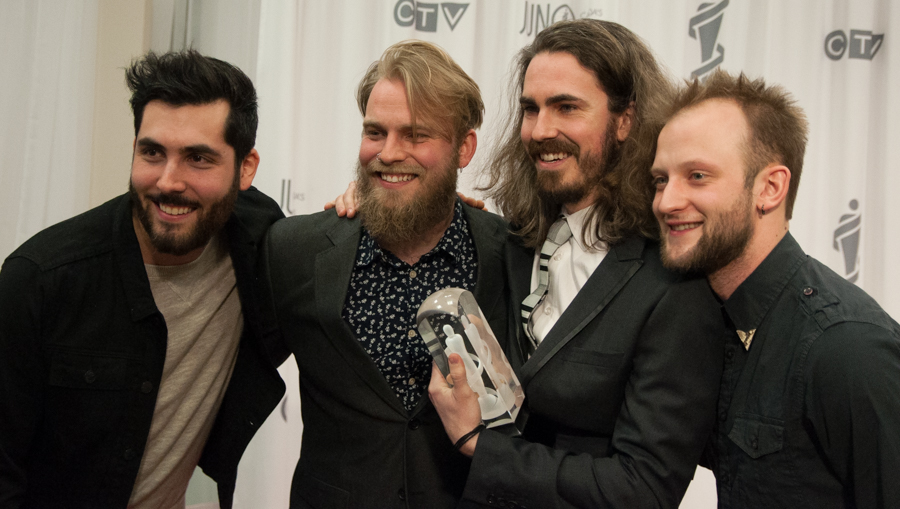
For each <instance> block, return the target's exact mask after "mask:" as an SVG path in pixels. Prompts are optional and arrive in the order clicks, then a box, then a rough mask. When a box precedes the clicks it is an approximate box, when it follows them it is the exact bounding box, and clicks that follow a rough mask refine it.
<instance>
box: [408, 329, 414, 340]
mask: <svg viewBox="0 0 900 509" xmlns="http://www.w3.org/2000/svg"><path fill="white" fill-rule="evenodd" d="M406 335H407V336H409V338H410V339H412V338H414V337H416V331H414V330H412V329H410V331H409V332H407V333H406Z"/></svg>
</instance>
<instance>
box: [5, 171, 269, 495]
mask: <svg viewBox="0 0 900 509" xmlns="http://www.w3.org/2000/svg"><path fill="white" fill-rule="evenodd" d="M280 217H282V214H281V211H280V209H279V208H278V206H277V205H276V204H275V203H274V202H273V201H272V200H271V199H269V198H268V197H266V196H265V195H263V194H262V193H260V192H259V191H256V190H255V189H251V190H250V191H245V192H242V193H240V196H239V198H238V201H237V204H236V206H235V212H234V213H233V214H232V217H231V218H230V219H229V221H228V223H227V224H226V227H225V232H226V235H227V237H228V244H229V250H230V253H231V257H232V263H233V265H234V271H235V276H236V279H237V285H238V293H239V295H240V301H241V307H242V310H243V314H244V318H245V326H244V331H243V333H242V336H241V344H240V350H239V353H238V360H237V362H236V365H235V368H234V372H233V374H232V378H231V381H230V383H229V386H228V389H227V391H226V394H225V397H224V399H223V402H222V406H221V408H220V411H219V414H218V417H217V419H216V422H215V424H214V426H213V429H212V431H211V433H210V437H209V439H208V441H207V445H206V448H205V449H204V453H203V458H201V466H204V469H205V470H206V472H207V474H208V475H210V476H211V477H213V478H214V479H216V480H217V481H218V482H219V493H220V498H222V499H223V500H222V503H223V504H222V505H223V507H228V506H230V502H231V496H232V493H233V485H234V477H235V475H236V471H237V463H238V460H239V459H240V456H241V454H242V452H243V450H244V448H245V447H246V445H247V443H248V442H249V441H250V438H251V437H252V435H253V433H254V432H255V431H256V429H258V428H259V426H260V425H261V424H262V421H263V420H264V419H265V417H266V415H268V413H269V411H271V409H272V408H274V407H275V406H276V405H277V404H278V401H279V400H280V398H281V395H282V394H283V392H284V384H283V382H282V381H281V378H280V377H279V376H278V373H277V371H276V370H275V365H274V364H275V363H276V362H278V360H276V359H272V358H271V357H270V356H268V355H267V353H266V350H265V348H264V347H262V345H261V344H260V341H259V339H258V338H259V331H260V330H261V329H260V323H259V319H260V318H259V317H260V316H261V315H262V313H260V310H259V307H258V301H259V299H257V298H255V293H256V291H257V290H256V288H255V285H256V281H255V276H254V274H255V260H256V252H257V246H258V245H259V243H260V242H261V241H262V238H263V235H264V234H265V231H266V230H267V228H268V226H269V225H270V224H271V223H273V222H274V221H276V220H277V219H278V218H280ZM166 338H167V330H166V324H165V321H164V319H163V316H162V314H160V312H159V310H158V309H157V308H156V305H155V303H154V301H153V295H152V294H151V291H150V283H149V281H148V279H147V274H146V271H145V270H144V265H143V261H142V258H141V253H140V248H139V246H138V242H137V237H136V236H135V233H134V228H133V226H132V220H131V205H130V200H129V197H128V195H122V196H119V197H118V198H115V199H113V200H110V201H109V202H107V203H105V204H103V205H101V206H99V207H96V208H94V209H92V210H90V211H88V212H85V213H84V214H81V215H79V216H76V217H74V218H72V219H69V220H67V221H63V222H62V223H59V224H57V225H55V226H51V227H50V228H47V229H46V230H44V231H42V232H40V233H38V234H37V235H35V236H34V237H32V238H31V239H30V240H28V241H27V242H25V243H24V244H23V245H22V246H21V247H20V248H19V249H17V250H16V251H15V252H14V253H12V254H11V255H10V256H9V257H8V258H7V260H6V262H5V263H4V265H3V269H2V271H0V507H4V508H10V507H12V508H18V507H40V508H44V507H71V508H76V507H91V508H105V507H110V508H112V507H125V506H126V505H127V503H128V499H129V497H130V495H131V491H132V488H133V486H134V481H135V478H136V476H137V472H138V467H139V466H140V462H141V457H142V455H143V451H144V446H145V444H146V442H147V435H148V433H149V430H150V421H151V419H152V417H153V410H154V407H155V403H156V396H157V388H158V386H159V381H160V378H161V376H162V369H163V364H164V362H165V357H166Z"/></svg>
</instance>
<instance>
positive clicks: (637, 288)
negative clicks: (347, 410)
mask: <svg viewBox="0 0 900 509" xmlns="http://www.w3.org/2000/svg"><path fill="white" fill-rule="evenodd" d="M533 253H534V252H533V251H531V250H528V249H524V248H522V247H521V246H517V245H511V246H510V247H509V249H508V254H509V257H510V259H509V267H510V271H511V272H510V279H511V282H512V290H513V291H512V296H511V297H510V301H511V303H512V304H513V306H514V308H517V307H518V303H521V301H522V300H523V299H524V298H525V296H526V295H528V292H529V283H530V280H531V270H532V260H533V256H534V254H533ZM722 331H723V321H722V317H721V314H720V311H719V306H718V304H717V302H716V300H715V298H714V297H713V295H712V292H711V291H710V289H709V285H708V284H707V282H706V280H705V279H703V278H696V277H687V276H682V275H677V274H674V273H672V272H669V271H668V270H666V269H664V268H663V267H662V265H661V263H660V260H659V250H658V247H657V246H656V244H654V243H652V242H651V241H648V240H646V239H643V238H631V239H627V240H625V241H623V242H621V243H618V244H616V245H613V246H611V247H610V250H609V253H608V254H607V255H606V257H605V258H604V259H603V262H601V264H600V265H599V267H598V268H597V269H596V270H595V271H594V273H593V274H592V275H591V277H590V279H588V281H587V283H586V284H585V285H584V287H583V288H582V289H581V291H580V292H579V293H578V295H577V296H576V297H575V299H574V300H573V301H572V303H571V304H570V305H569V307H568V308H567V309H566V310H565V312H564V313H563V315H562V316H561V317H560V319H559V321H558V322H557V323H556V324H555V325H554V327H553V328H552V329H551V330H550V332H549V333H548V334H547V336H546V338H545V339H544V340H543V341H542V342H541V344H540V345H539V346H538V348H537V350H536V351H535V352H534V355H532V357H531V358H530V359H528V360H527V361H526V362H523V361H524V356H523V355H522V349H521V344H522V342H524V341H527V339H526V338H525V337H524V333H523V332H522V330H521V326H519V327H516V335H517V337H518V341H517V342H514V344H512V345H511V350H510V352H509V353H510V358H511V361H512V362H513V363H514V364H515V365H517V372H518V373H519V380H520V382H521V383H522V385H523V386H524V388H525V395H526V405H527V408H528V409H529V410H530V417H529V420H528V424H527V426H526V428H525V433H524V436H523V438H508V437H506V436H502V435H501V434H499V433H496V432H493V431H490V430H488V431H485V432H483V433H482V434H481V436H480V437H479V439H478V444H477V447H476V450H475V456H474V458H473V462H472V468H471V472H470V474H469V479H468V483H467V485H466V491H465V494H464V497H465V498H466V499H467V502H466V504H463V505H479V504H484V505H491V506H497V505H500V506H504V507H520V506H521V507H541V508H553V507H591V508H598V507H617V508H628V509H633V508H641V507H677V506H678V503H679V501H680V500H681V498H682V497H683V495H684V492H685V490H686V489H687V485H688V483H689V482H690V480H691V477H692V476H693V473H694V469H695V467H696V464H697V461H698V459H699V457H700V453H701V451H702V449H703V446H704V444H705V442H706V440H707V438H708V436H709V434H710V431H711V429H712V426H713V422H714V419H715V415H716V414H715V410H716V397H717V392H718V387H719V378H720V374H721V371H722V351H723V347H722V345H721V337H722V333H723V332H722ZM504 504H505V505H504Z"/></svg>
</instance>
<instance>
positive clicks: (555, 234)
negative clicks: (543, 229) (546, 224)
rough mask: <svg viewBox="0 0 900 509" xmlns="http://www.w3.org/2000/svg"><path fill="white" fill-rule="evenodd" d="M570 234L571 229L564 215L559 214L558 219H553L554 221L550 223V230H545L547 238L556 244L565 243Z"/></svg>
mask: <svg viewBox="0 0 900 509" xmlns="http://www.w3.org/2000/svg"><path fill="white" fill-rule="evenodd" d="M571 236H572V230H571V229H570V228H569V222H568V221H566V218H565V216H560V218H559V219H557V220H556V221H554V223H553V224H552V225H550V231H549V232H547V240H549V241H550V242H552V243H554V244H556V245H557V246H559V245H562V244H563V243H565V242H566V241H567V240H569V237H571Z"/></svg>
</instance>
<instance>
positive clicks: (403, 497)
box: [397, 488, 406, 500]
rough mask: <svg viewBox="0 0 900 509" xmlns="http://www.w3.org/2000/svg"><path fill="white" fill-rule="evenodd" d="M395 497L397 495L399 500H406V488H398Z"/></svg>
mask: <svg viewBox="0 0 900 509" xmlns="http://www.w3.org/2000/svg"><path fill="white" fill-rule="evenodd" d="M397 497H398V498H399V499H400V500H406V490H404V489H403V488H400V489H399V490H398V491H397Z"/></svg>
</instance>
